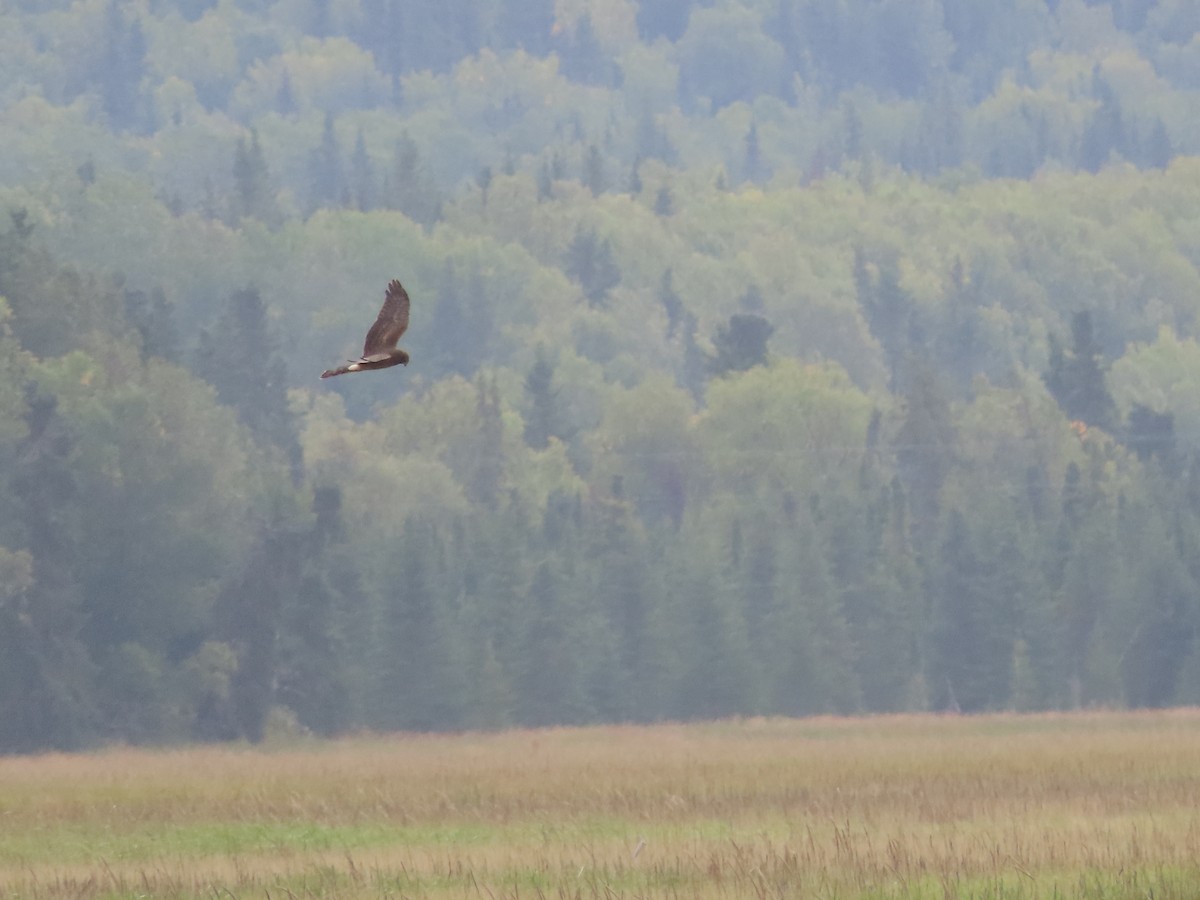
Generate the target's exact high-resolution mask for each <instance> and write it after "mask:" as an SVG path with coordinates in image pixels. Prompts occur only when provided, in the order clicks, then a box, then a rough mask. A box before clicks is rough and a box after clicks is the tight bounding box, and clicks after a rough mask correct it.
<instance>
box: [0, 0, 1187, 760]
mask: <svg viewBox="0 0 1200 900" xmlns="http://www.w3.org/2000/svg"><path fill="white" fill-rule="evenodd" d="M1197 10H1200V7H1197V6H1196V5H1195V4H1194V3H1191V2H1188V0H1174V2H1151V0H1127V2H1103V3H1102V2H1092V3H1085V2H1082V0H1076V2H1068V0H1061V2H1037V0H1004V2H991V0H989V2H984V0H970V2H954V3H949V2H939V0H919V2H913V0H744V2H742V0H728V2H718V3H714V4H693V3H688V2H680V0H643V2H641V3H638V2H635V0H557V2H552V0H477V2H476V0H452V2H445V3H441V4H434V3H417V2H414V0H277V2H271V0H240V2H239V0H219V2H205V0H174V2H169V0H79V2H73V3H68V2H46V3H30V2H19V0H18V2H13V3H8V4H5V5H2V6H0V135H3V138H2V139H0V148H2V152H0V209H3V210H5V211H6V212H5V214H4V216H3V218H2V220H0V298H3V302H2V303H0V320H2V323H0V329H2V332H0V749H6V750H10V751H12V750H26V749H34V748H40V747H47V746H72V745H78V744H82V743H89V742H94V741H98V740H106V739H120V740H128V741H159V740H174V739H186V738H200V739H222V738H234V737H249V738H252V739H253V738H257V737H259V736H260V735H261V734H262V731H263V728H264V725H265V723H266V722H267V721H268V719H269V718H271V717H273V719H272V721H274V722H275V723H277V724H278V723H284V724H286V723H293V724H294V725H298V726H300V727H304V728H308V729H312V730H315V731H319V732H335V731H340V730H345V729H353V728H363V727H370V728H418V729H423V728H449V727H466V726H470V727H492V726H503V725H507V724H510V723H522V724H546V723H559V722H583V721H596V720H608V721H612V720H653V719H660V718H689V717H708V716H720V715H728V714H733V713H751V712H766V713H787V714H804V713H812V712H821V711H844V712H852V711H875V710H895V709H906V710H910V709H911V710H916V709H930V708H932V709H943V708H956V707H957V708H961V709H963V710H964V711H971V710H982V709H1002V708H1018V709H1037V708H1057V707H1071V706H1075V705H1080V704H1106V705H1132V706H1144V705H1167V704H1172V703H1185V702H1187V703H1190V702H1197V701H1200V647H1197V634H1196V627H1197V623H1198V622H1200V455H1198V453H1200V399H1197V398H1198V397H1200V345H1198V344H1197V343H1196V340H1195V338H1196V334H1197V331H1198V329H1200V323H1198V320H1197V315H1198V312H1200V156H1198V155H1197V154H1200V126H1198V125H1197V122H1200V11H1197ZM393 277H400V278H402V279H403V281H404V283H405V285H406V286H407V287H408V289H409V292H410V293H411V295H412V298H413V324H412V328H411V329H410V332H409V334H408V335H407V336H406V337H405V338H404V341H403V344H404V346H405V347H406V348H407V349H409V351H410V352H411V354H412V357H413V362H412V365H410V366H409V367H408V368H407V369H402V370H391V371H389V372H384V373H372V374H368V375H361V376H352V377H347V378H340V379H336V380H333V381H328V382H321V381H318V379H317V375H318V374H319V373H320V372H321V371H322V370H323V369H324V368H326V367H328V366H330V365H333V364H336V363H338V362H340V361H341V360H342V359H344V358H349V357H353V356H354V355H356V354H357V353H358V352H359V350H360V348H361V341H362V337H363V334H364V333H365V331H366V328H367V326H368V325H369V324H370V322H371V321H372V320H373V317H374V315H375V313H376V311H377V310H378V305H379V303H380V302H381V301H382V297H383V287H384V285H385V283H386V282H387V280H388V279H389V278H393Z"/></svg>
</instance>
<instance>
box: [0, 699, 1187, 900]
mask: <svg viewBox="0 0 1200 900" xmlns="http://www.w3.org/2000/svg"><path fill="white" fill-rule="evenodd" d="M0 894H2V895H3V896H5V897H30V898H33V897H37V898H64V897H84V898H93V897H135V896H141V897H179V898H192V897H206V898H218V897H225V898H229V897H234V898H242V897H272V898H280V897H347V898H362V897H384V896H390V897H428V898H449V897H455V898H470V897H480V898H491V900H498V898H517V897H605V898H612V897H700V898H712V897H752V898H753V897H838V898H843V897H844V898H859V897H906V898H925V897H931V898H932V897H938V898H942V897H996V898H1000V897H1003V898H1025V897H1029V898H1033V897H1038V898H1041V897H1121V898H1124V897H1156V898H1163V897H1181V898H1182V897H1195V896H1200V711H1197V710H1174V711H1159V712H1139V713H1124V712H1113V713H1109V712H1089V713H1079V714H1053V715H1034V716H1017V715H992V716H978V717H938V716H884V717H873V718H862V719H835V718H819V719H806V720H783V719H764V720H757V719H752V720H737V721H723V722H716V723H705V724H686V725H677V724H663V725H653V726H645V727H634V726H620V727H592V728H560V729H549V730H538V731H519V730H513V731H505V732H500V733H468V734H457V735H392V736H361V737H354V738H347V739H343V740H337V741H320V742H318V741H311V742H310V741H301V742H300V743H293V744H291V745H289V746H279V745H275V746H266V747H249V746H201V747H186V748H165V749H129V748H117V749H108V750H104V751H99V752H94V753H86V754H52V755H42V756H33V757H9V758H4V759H0Z"/></svg>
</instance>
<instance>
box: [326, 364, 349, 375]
mask: <svg viewBox="0 0 1200 900" xmlns="http://www.w3.org/2000/svg"><path fill="white" fill-rule="evenodd" d="M349 371H350V367H349V366H338V367H337V368H336V369H326V370H325V371H324V372H322V373H321V377H322V378H332V377H333V376H334V375H345V374H346V373H347V372H349Z"/></svg>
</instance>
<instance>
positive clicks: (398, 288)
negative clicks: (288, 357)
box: [321, 278, 409, 378]
mask: <svg viewBox="0 0 1200 900" xmlns="http://www.w3.org/2000/svg"><path fill="white" fill-rule="evenodd" d="M408 306H409V300H408V291H406V290H404V286H403V285H402V284H400V282H399V281H397V280H396V279H394V278H393V279H392V280H391V281H389V282H388V286H387V294H386V295H385V296H384V298H383V308H382V309H380V310H379V315H378V316H377V317H376V318H375V324H374V325H372V326H371V330H370V331H368V332H367V339H366V341H365V342H364V343H363V353H362V357H361V358H359V359H357V360H355V361H354V362H352V363H350V365H348V366H338V367H337V368H336V369H326V370H325V371H324V372H322V373H321V377H322V378H332V377H333V376H334V375H344V374H346V373H347V372H361V371H363V370H365V369H387V368H389V367H391V366H399V365H405V366H406V365H408V354H407V353H406V352H404V351H403V350H400V349H398V348H397V347H396V344H397V342H399V340H400V338H401V336H403V334H404V332H405V331H407V330H408Z"/></svg>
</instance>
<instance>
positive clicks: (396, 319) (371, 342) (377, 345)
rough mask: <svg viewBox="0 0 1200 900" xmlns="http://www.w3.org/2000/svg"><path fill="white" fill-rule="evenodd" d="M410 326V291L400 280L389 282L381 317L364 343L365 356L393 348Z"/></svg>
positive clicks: (380, 311)
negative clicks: (405, 288)
mask: <svg viewBox="0 0 1200 900" xmlns="http://www.w3.org/2000/svg"><path fill="white" fill-rule="evenodd" d="M407 328H408V291H406V290H404V287H403V286H402V285H401V284H400V282H399V281H396V280H395V279H393V280H392V281H390V282H388V286H387V296H386V297H385V298H384V301H383V309H381V310H379V317H378V318H376V319H375V324H374V325H372V326H371V330H370V331H368V332H367V340H366V343H365V344H363V356H364V357H367V356H370V355H372V354H373V353H380V352H382V351H385V350H391V349H392V348H393V347H395V346H396V342H397V341H399V340H400V336H401V335H402V334H404V331H405V329H407Z"/></svg>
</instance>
